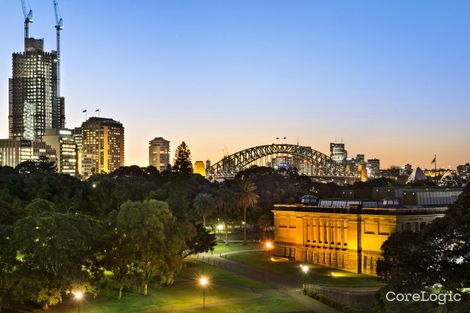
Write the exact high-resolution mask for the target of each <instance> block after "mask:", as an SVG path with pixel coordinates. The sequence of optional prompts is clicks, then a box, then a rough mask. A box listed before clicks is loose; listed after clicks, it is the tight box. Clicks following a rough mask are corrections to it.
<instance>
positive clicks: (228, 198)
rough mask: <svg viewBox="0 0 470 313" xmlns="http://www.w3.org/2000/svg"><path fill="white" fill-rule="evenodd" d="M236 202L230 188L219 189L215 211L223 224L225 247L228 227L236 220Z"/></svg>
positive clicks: (234, 194)
mask: <svg viewBox="0 0 470 313" xmlns="http://www.w3.org/2000/svg"><path fill="white" fill-rule="evenodd" d="M237 200H238V195H237V194H236V193H235V191H234V190H233V189H232V188H229V187H228V186H227V185H224V186H223V187H222V188H221V189H219V191H218V196H217V209H218V216H219V217H220V218H221V219H222V220H223V222H224V224H225V228H224V230H225V245H228V243H229V242H228V227H229V226H230V225H231V224H232V222H234V221H235V220H237V218H238V214H237V213H238V207H237Z"/></svg>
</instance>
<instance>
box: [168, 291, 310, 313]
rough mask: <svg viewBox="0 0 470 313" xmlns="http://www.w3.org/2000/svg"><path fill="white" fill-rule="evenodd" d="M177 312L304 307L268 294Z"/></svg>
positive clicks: (260, 312) (278, 311)
mask: <svg viewBox="0 0 470 313" xmlns="http://www.w3.org/2000/svg"><path fill="white" fill-rule="evenodd" d="M173 312H178V313H186V312H191V313H193V312H204V313H206V312H207V313H225V312H227V313H247V312H249V313H266V312H270V313H282V312H284V313H285V312H305V307H303V306H302V305H300V304H298V303H296V302H294V301H292V300H288V299H286V298H285V297H283V296H277V295H275V296H269V297H263V298H259V299H254V300H253V299H252V300H249V301H246V302H241V303H233V304H230V305H225V306H211V305H210V304H208V306H207V307H206V308H205V309H202V308H197V309H193V310H181V311H179V310H178V311H173Z"/></svg>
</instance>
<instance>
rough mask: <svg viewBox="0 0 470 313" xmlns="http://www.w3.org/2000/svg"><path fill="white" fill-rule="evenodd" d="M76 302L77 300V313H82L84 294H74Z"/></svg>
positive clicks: (79, 292)
mask: <svg viewBox="0 0 470 313" xmlns="http://www.w3.org/2000/svg"><path fill="white" fill-rule="evenodd" d="M73 294H74V297H75V300H77V313H80V301H82V299H83V292H81V291H75V292H74V293H73Z"/></svg>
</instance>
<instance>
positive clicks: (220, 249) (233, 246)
mask: <svg viewBox="0 0 470 313" xmlns="http://www.w3.org/2000/svg"><path fill="white" fill-rule="evenodd" d="M260 247H261V245H260V244H259V243H253V242H248V243H247V244H246V245H244V244H243V243H241V242H231V243H229V245H228V246H226V245H225V243H223V242H219V243H218V244H217V245H216V246H215V248H214V253H217V254H218V253H224V252H232V251H240V250H251V249H258V248H260Z"/></svg>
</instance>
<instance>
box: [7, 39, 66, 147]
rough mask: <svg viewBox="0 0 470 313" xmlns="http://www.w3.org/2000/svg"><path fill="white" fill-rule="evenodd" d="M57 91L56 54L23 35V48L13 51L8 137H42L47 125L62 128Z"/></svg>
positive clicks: (62, 119)
mask: <svg viewBox="0 0 470 313" xmlns="http://www.w3.org/2000/svg"><path fill="white" fill-rule="evenodd" d="M64 102H65V101H64V98H63V97H60V94H59V77H58V55H57V52H56V51H51V52H46V51H44V40H43V39H34V38H25V51H24V52H20V53H13V75H12V78H11V79H10V80H9V115H8V119H9V136H10V138H11V139H26V140H42V139H43V136H44V134H45V132H46V129H48V128H56V129H61V128H64V127H65V112H64Z"/></svg>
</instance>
